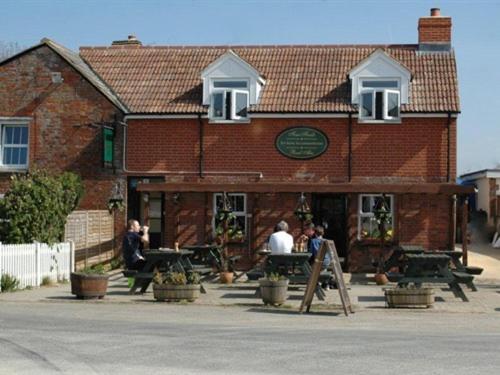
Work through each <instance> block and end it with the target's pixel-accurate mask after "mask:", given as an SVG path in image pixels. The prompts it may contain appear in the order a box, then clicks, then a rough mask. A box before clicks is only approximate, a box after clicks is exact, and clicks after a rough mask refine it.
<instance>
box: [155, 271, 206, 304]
mask: <svg viewBox="0 0 500 375" xmlns="http://www.w3.org/2000/svg"><path fill="white" fill-rule="evenodd" d="M153 296H154V298H155V299H156V300H157V301H165V300H166V301H168V302H170V301H181V300H187V301H189V302H193V301H194V300H196V299H197V298H198V297H199V296H200V274H198V273H196V272H190V273H188V275H187V276H186V274H185V273H184V272H167V273H165V274H162V273H159V272H158V273H157V274H156V275H155V277H154V278H153Z"/></svg>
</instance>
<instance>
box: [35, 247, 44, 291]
mask: <svg viewBox="0 0 500 375" xmlns="http://www.w3.org/2000/svg"><path fill="white" fill-rule="evenodd" d="M35 245H36V247H35V259H36V261H35V264H36V286H40V285H41V284H42V275H41V265H40V249H41V244H40V242H35Z"/></svg>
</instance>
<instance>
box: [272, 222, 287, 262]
mask: <svg viewBox="0 0 500 375" xmlns="http://www.w3.org/2000/svg"><path fill="white" fill-rule="evenodd" d="M276 230H277V231H276V232H274V233H273V234H271V236H270V237H269V249H270V250H271V254H291V253H292V248H293V237H292V236H291V235H290V234H288V233H287V232H288V224H287V222H286V221H283V220H282V221H280V222H279V223H278V224H276Z"/></svg>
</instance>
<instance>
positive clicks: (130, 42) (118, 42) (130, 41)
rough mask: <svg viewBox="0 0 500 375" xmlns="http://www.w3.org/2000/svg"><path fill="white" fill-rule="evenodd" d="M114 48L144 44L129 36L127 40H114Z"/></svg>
mask: <svg viewBox="0 0 500 375" xmlns="http://www.w3.org/2000/svg"><path fill="white" fill-rule="evenodd" d="M111 45H112V46H137V47H140V46H142V43H141V41H140V40H139V39H137V37H136V36H135V35H129V36H128V39H126V40H114V41H113V43H111Z"/></svg>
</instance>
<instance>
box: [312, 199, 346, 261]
mask: <svg viewBox="0 0 500 375" xmlns="http://www.w3.org/2000/svg"><path fill="white" fill-rule="evenodd" d="M311 207H312V213H313V215H314V217H313V221H314V224H316V225H322V226H323V227H325V236H324V237H325V238H326V239H329V240H334V241H335V246H336V247H337V252H338V255H339V257H346V256H347V199H346V196H345V195H344V194H313V196H312V205H311Z"/></svg>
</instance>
